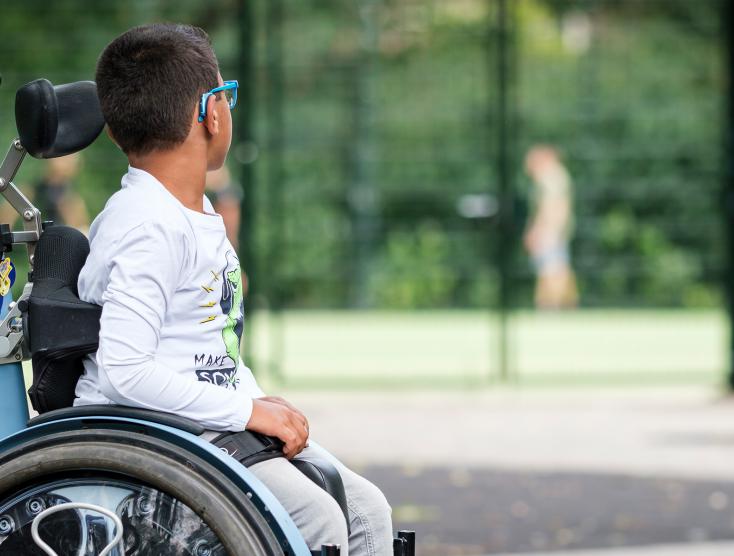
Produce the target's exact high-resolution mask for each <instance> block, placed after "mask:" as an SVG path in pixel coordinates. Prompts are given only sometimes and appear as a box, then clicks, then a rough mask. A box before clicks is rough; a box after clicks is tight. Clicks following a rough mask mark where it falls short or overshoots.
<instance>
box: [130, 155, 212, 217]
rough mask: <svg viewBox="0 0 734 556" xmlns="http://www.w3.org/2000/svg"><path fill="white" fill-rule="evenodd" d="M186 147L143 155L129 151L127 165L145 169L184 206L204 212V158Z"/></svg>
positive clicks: (205, 164)
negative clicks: (131, 153)
mask: <svg viewBox="0 0 734 556" xmlns="http://www.w3.org/2000/svg"><path fill="white" fill-rule="evenodd" d="M185 150H186V149H179V148H177V149H172V150H168V151H154V152H151V153H148V154H146V155H142V156H138V155H130V156H128V160H129V162H130V166H133V167H134V168H139V169H140V170H145V171H146V172H148V173H149V174H150V175H152V176H153V177H154V178H156V179H157V180H158V181H159V182H161V183H162V184H163V186H164V187H165V188H166V189H168V191H169V192H170V193H171V195H173V196H174V197H176V199H178V200H179V201H180V202H181V204H182V205H183V206H185V207H186V208H188V209H191V210H194V211H197V212H204V187H205V185H206V170H207V168H206V166H207V163H206V159H205V158H203V157H201V156H196V155H195V154H194V153H188V152H184V151H185Z"/></svg>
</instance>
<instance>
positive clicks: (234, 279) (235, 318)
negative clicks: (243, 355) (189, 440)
mask: <svg viewBox="0 0 734 556" xmlns="http://www.w3.org/2000/svg"><path fill="white" fill-rule="evenodd" d="M225 258H226V261H227V263H226V265H225V267H224V269H223V270H222V271H221V272H220V273H216V272H214V271H210V272H211V273H212V275H213V280H212V282H210V284H209V285H207V286H202V288H203V289H204V291H214V288H213V287H212V286H213V285H214V284H215V283H216V282H219V281H220V277H221V282H222V296H221V299H220V300H219V307H220V308H221V310H222V313H223V316H224V319H225V321H224V326H223V327H222V341H223V343H224V349H225V353H226V355H207V354H201V355H195V356H194V357H195V364H196V366H200V365H203V366H207V367H210V366H216V367H218V368H209V369H198V370H197V371H196V376H197V377H198V379H199V380H200V381H204V382H211V383H212V384H216V385H217V386H223V387H225V388H233V389H235V390H236V389H237V384H238V383H239V378H237V368H238V367H239V363H240V341H241V339H242V330H243V327H244V312H245V301H244V295H243V292H242V271H241V270H240V261H239V259H238V258H237V255H235V253H234V251H227V253H226V255H225ZM215 305H216V302H214V301H209V302H208V303H205V304H202V305H201V307H214V306H215ZM221 316H222V315H218V316H217V315H211V316H209V317H207V318H205V319H203V320H201V321H200V323H201V324H205V323H208V322H212V321H214V320H216V319H217V318H219V317H221ZM227 359H229V360H231V362H232V363H233V364H234V366H233V367H227V368H219V365H221V364H223V363H224V360H227Z"/></svg>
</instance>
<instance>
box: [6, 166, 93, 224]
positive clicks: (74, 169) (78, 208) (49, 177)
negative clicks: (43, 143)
mask: <svg viewBox="0 0 734 556" xmlns="http://www.w3.org/2000/svg"><path fill="white" fill-rule="evenodd" d="M80 164H81V156H80V155H79V153H75V154H70V155H68V156H60V157H58V158H50V159H48V160H46V162H45V165H46V167H45V171H44V173H43V176H42V177H41V178H40V179H39V180H38V181H37V182H36V183H35V184H34V185H33V186H32V187H30V188H28V190H27V192H28V198H29V199H30V200H31V202H32V203H33V204H34V205H35V206H36V207H37V208H38V210H40V211H41V218H42V219H43V220H52V221H53V222H54V224H64V225H67V226H72V227H74V228H77V229H78V230H81V231H82V232H84V233H85V234H86V233H87V232H88V231H89V213H88V212H87V205H86V204H85V203H84V199H82V197H81V196H80V195H79V193H77V192H76V190H75V183H74V182H75V179H76V177H77V175H78V174H79V166H80ZM17 220H18V213H17V212H16V211H15V209H14V208H13V207H12V206H10V203H7V202H5V203H3V204H2V207H0V222H2V223H3V224H10V227H11V228H12V227H13V225H14V224H15V222H16V221H17Z"/></svg>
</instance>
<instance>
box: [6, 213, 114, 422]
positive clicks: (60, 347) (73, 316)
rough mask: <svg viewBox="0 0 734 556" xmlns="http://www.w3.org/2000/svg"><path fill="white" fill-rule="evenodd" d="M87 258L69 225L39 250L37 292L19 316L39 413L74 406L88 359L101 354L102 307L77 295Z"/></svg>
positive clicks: (52, 232) (50, 231) (48, 233)
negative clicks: (22, 319) (30, 363)
mask: <svg viewBox="0 0 734 556" xmlns="http://www.w3.org/2000/svg"><path fill="white" fill-rule="evenodd" d="M88 255H89V241H88V240H87V238H86V237H85V236H84V234H82V233H81V232H80V231H79V230H76V229H74V228H70V227H68V226H50V227H49V228H47V229H46V230H45V231H44V232H43V234H41V238H40V239H39V241H38V244H37V245H36V254H35V261H36V265H35V269H34V271H33V289H32V290H31V294H30V297H29V298H28V301H27V307H23V308H22V309H21V311H23V315H24V325H23V329H24V331H25V333H26V341H27V342H28V346H29V348H30V352H31V361H32V363H33V384H32V386H31V387H30V389H29V390H28V394H29V396H30V399H31V403H32V404H33V408H34V409H35V410H36V411H38V412H39V413H45V412H47V411H52V410H54V409H61V408H63V407H70V406H71V405H73V403H74V389H75V388H76V383H77V381H78V380H79V376H80V375H81V373H82V371H83V359H84V356H85V355H87V354H89V353H93V352H95V351H96V350H97V345H98V342H99V319H100V316H101V314H102V308H101V307H99V306H98V305H93V304H91V303H85V302H84V301H81V300H80V299H79V294H78V291H77V279H78V278H79V272H80V271H81V269H82V267H83V266H84V262H85V261H86V260H87V256H88Z"/></svg>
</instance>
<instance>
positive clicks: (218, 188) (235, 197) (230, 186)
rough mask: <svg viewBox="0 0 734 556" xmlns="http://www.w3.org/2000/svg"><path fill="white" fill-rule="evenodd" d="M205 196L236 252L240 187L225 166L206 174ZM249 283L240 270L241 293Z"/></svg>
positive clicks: (245, 290) (238, 236) (245, 275)
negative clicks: (222, 224)
mask: <svg viewBox="0 0 734 556" xmlns="http://www.w3.org/2000/svg"><path fill="white" fill-rule="evenodd" d="M206 196H207V197H208V198H209V201H210V202H211V204H212V206H213V207H214V212H216V213H217V214H219V215H220V216H221V217H222V221H223V222H224V231H225V233H226V234H227V239H228V240H229V242H230V243H231V244H232V247H234V248H235V250H236V251H238V247H239V238H240V210H241V209H240V207H241V204H242V198H243V197H244V194H243V193H242V186H240V184H239V183H237V182H236V181H232V174H231V173H230V171H229V168H227V166H222V167H221V168H219V169H218V170H212V171H211V172H207V173H206ZM248 289H249V282H248V279H247V273H246V272H245V269H244V268H243V269H242V291H243V293H244V294H247V291H248Z"/></svg>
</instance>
